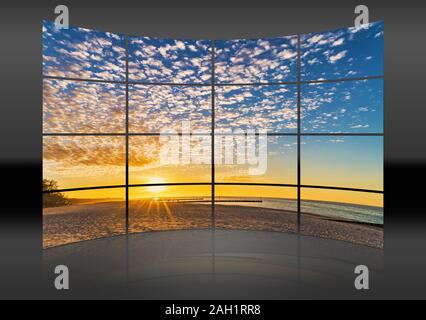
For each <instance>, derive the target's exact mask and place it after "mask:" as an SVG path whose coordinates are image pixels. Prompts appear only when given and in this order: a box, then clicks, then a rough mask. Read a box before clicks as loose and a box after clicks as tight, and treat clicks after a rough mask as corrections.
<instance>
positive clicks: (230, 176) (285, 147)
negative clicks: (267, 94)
mask: <svg viewBox="0 0 426 320" xmlns="http://www.w3.org/2000/svg"><path fill="white" fill-rule="evenodd" d="M229 139H233V143H234V153H233V155H234V157H238V150H237V149H238V146H241V145H242V144H244V143H245V142H246V138H245V137H244V136H235V135H233V136H225V135H224V136H216V143H215V146H216V152H215V156H216V161H215V174H216V177H215V180H216V182H218V183H219V182H230V183H232V182H236V183H244V182H247V183H275V184H294V185H295V184H297V138H296V137H288V136H270V137H265V138H262V137H261V138H260V139H264V140H265V142H264V143H265V145H267V151H266V153H265V155H264V159H262V157H261V156H259V150H256V153H253V154H254V156H253V155H250V154H247V150H246V155H247V157H250V158H253V160H254V161H250V162H249V161H245V162H244V163H243V164H238V163H235V162H237V160H238V159H235V161H233V162H234V163H233V164H226V152H227V150H226V149H225V147H222V150H221V152H220V151H219V148H220V146H224V145H225V144H226V142H227V141H229ZM249 139H250V140H252V141H256V142H257V144H260V143H259V137H258V136H257V137H256V136H253V137H250V138H249ZM242 152H244V151H242ZM233 160H234V159H233Z"/></svg>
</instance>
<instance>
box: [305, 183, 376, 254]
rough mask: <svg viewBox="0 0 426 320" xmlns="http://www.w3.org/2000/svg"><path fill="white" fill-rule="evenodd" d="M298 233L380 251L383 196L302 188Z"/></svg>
mask: <svg viewBox="0 0 426 320" xmlns="http://www.w3.org/2000/svg"><path fill="white" fill-rule="evenodd" d="M301 200H302V206H301V212H302V214H301V225H300V230H301V233H302V234H305V235H311V236H319V237H324V238H329V239H335V240H342V241H349V242H353V243H357V244H362V245H367V246H370V247H374V248H383V194H376V193H367V192H354V191H346V190H324V189H311V188H302V198H301Z"/></svg>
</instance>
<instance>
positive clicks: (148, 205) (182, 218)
mask: <svg viewBox="0 0 426 320" xmlns="http://www.w3.org/2000/svg"><path fill="white" fill-rule="evenodd" d="M129 204H130V207H129V232H130V233H136V232H149V231H159V230H164V231H165V230H188V229H198V228H200V229H206V228H210V227H211V207H210V206H208V205H206V204H197V203H193V202H191V203H179V202H176V203H171V202H170V203H167V204H164V203H161V202H153V201H143V200H132V201H130V202H129ZM215 209H216V228H218V229H229V230H237V229H238V230H259V231H276V232H292V233H294V232H297V214H296V212H294V211H288V210H280V209H269V208H262V207H250V206H238V205H235V206H234V205H220V204H217V205H216V206H215ZM124 231H125V202H124V201H103V202H96V203H85V204H76V205H69V206H61V207H50V208H44V210H43V248H47V247H53V246H57V245H61V244H66V243H72V242H77V241H82V240H90V239H96V238H99V237H106V236H113V235H120V234H124ZM300 232H301V234H303V235H312V236H317V237H325V238H330V239H336V240H342V241H350V242H352V243H356V244H361V245H367V246H370V247H375V248H379V249H381V248H383V232H384V227H383V225H375V224H370V223H366V222H359V221H351V220H345V219H336V218H330V217H325V216H320V215H317V214H311V213H302V214H301V226H300Z"/></svg>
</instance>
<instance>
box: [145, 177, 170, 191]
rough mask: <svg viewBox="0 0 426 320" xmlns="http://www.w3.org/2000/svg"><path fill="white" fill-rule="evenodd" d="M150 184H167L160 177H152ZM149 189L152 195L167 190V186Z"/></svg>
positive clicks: (150, 187)
mask: <svg viewBox="0 0 426 320" xmlns="http://www.w3.org/2000/svg"><path fill="white" fill-rule="evenodd" d="M148 183H166V180H164V179H163V178H159V177H151V178H149V180H148ZM147 189H148V191H150V192H152V193H159V192H162V191H164V190H166V189H167V187H166V186H149V187H148V188H147Z"/></svg>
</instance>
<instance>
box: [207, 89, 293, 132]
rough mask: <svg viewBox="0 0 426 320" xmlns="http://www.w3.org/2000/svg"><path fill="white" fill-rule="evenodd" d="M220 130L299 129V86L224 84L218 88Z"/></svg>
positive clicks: (217, 106) (286, 130) (218, 127)
mask: <svg viewBox="0 0 426 320" xmlns="http://www.w3.org/2000/svg"><path fill="white" fill-rule="evenodd" d="M215 112H216V113H215V123H216V128H217V129H218V130H233V131H236V130H242V131H245V132H246V131H247V130H264V131H267V132H270V133H273V132H274V133H280V132H281V133H282V132H287V133H289V132H293V133H295V132H296V131H297V87H296V86H294V85H287V86H221V87H217V88H216V101H215Z"/></svg>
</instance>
